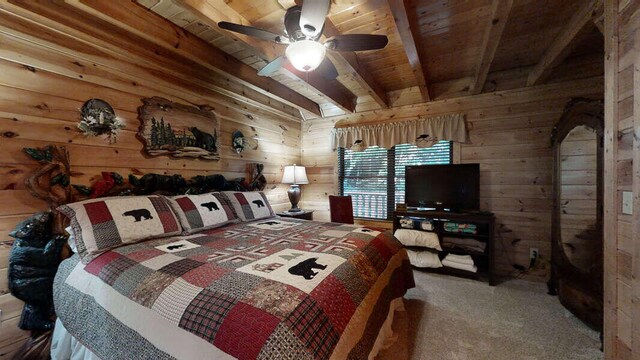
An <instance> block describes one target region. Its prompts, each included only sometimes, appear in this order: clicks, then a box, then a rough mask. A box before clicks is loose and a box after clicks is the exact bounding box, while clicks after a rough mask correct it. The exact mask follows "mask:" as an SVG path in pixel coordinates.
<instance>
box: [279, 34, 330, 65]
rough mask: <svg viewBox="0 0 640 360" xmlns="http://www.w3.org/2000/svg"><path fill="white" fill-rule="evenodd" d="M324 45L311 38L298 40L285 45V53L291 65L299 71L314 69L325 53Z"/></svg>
mask: <svg viewBox="0 0 640 360" xmlns="http://www.w3.org/2000/svg"><path fill="white" fill-rule="evenodd" d="M326 51H327V50H326V48H325V47H324V45H322V44H320V43H319V42H317V41H313V40H300V41H296V42H294V43H291V44H289V46H287V50H286V51H285V54H286V56H287V59H289V62H291V65H293V67H294V68H296V69H298V70H300V71H305V72H306V71H313V70H315V69H316V68H317V67H318V66H319V65H320V63H322V60H324V56H325V54H326Z"/></svg>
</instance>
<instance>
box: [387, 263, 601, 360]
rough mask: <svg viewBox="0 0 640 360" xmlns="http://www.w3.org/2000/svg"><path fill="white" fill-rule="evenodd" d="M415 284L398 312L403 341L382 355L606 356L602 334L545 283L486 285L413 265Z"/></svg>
mask: <svg viewBox="0 0 640 360" xmlns="http://www.w3.org/2000/svg"><path fill="white" fill-rule="evenodd" d="M414 275H415V279H416V288H414V289H411V290H410V291H409V292H408V293H407V295H406V296H405V298H406V301H405V307H406V310H407V311H406V312H397V313H396V315H397V318H396V320H397V321H394V331H396V333H397V334H398V336H399V340H398V342H397V343H396V344H394V345H393V346H392V347H391V348H389V349H387V350H385V351H383V352H382V353H381V354H380V356H379V357H378V358H379V359H383V360H391V359H394V360H395V359H433V360H483V359H487V360H503V359H504V360H534V359H540V360H542V359H544V360H556V359H558V360H586V359H589V360H590V359H603V354H602V352H601V351H600V340H599V334H598V333H597V332H595V331H593V330H591V329H589V328H588V327H587V326H586V325H584V324H583V323H582V322H580V320H578V319H576V318H575V317H574V316H573V315H572V314H571V313H569V312H568V311H567V310H566V309H565V308H564V307H562V305H560V303H559V302H558V298H557V297H553V296H549V295H547V294H546V286H545V285H544V284H539V283H531V282H527V281H522V280H509V281H507V282H504V283H502V284H500V285H498V286H496V287H490V286H489V285H487V283H482V282H477V281H472V280H466V279H460V278H456V277H451V276H444V275H436V274H428V273H425V272H420V271H414Z"/></svg>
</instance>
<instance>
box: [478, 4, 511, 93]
mask: <svg viewBox="0 0 640 360" xmlns="http://www.w3.org/2000/svg"><path fill="white" fill-rule="evenodd" d="M512 6H513V0H493V4H492V5H491V17H490V18H489V24H488V25H487V30H486V31H485V33H484V38H483V40H482V55H481V56H480V58H479V61H478V65H477V67H476V74H475V76H474V78H473V82H472V83H471V86H470V87H469V92H470V93H471V95H477V94H480V93H481V92H482V88H483V87H484V83H485V82H486V81H487V75H489V70H490V69H491V64H492V63H493V58H494V57H495V55H496V50H498V45H499V44H500V39H502V33H503V32H504V28H505V25H506V24H507V19H508V18H509V13H510V12H511V7H512Z"/></svg>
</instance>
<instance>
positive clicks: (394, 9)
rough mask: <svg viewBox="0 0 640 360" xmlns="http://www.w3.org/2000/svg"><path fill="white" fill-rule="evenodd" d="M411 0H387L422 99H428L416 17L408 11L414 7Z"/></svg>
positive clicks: (426, 74)
mask: <svg viewBox="0 0 640 360" xmlns="http://www.w3.org/2000/svg"><path fill="white" fill-rule="evenodd" d="M411 1H412V0H387V3H388V4H389V7H390V8H391V13H392V14H393V19H394V21H395V24H396V28H397V29H398V33H399V34H400V39H401V40H402V45H403V46H404V51H405V53H406V54H407V58H408V59H409V64H410V65H411V69H412V70H413V75H414V76H415V78H416V81H417V82H418V88H419V89H420V94H421V95H422V100H423V101H425V102H426V101H429V100H430V96H429V81H428V72H427V70H426V66H425V64H426V62H425V59H422V58H421V55H420V50H419V48H420V45H419V40H420V33H419V31H418V24H417V17H416V16H415V14H414V15H413V16H412V15H411V14H410V13H409V12H408V11H412V10H414V9H415V6H414V5H413V4H412V2H411Z"/></svg>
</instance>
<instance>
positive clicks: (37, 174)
mask: <svg viewBox="0 0 640 360" xmlns="http://www.w3.org/2000/svg"><path fill="white" fill-rule="evenodd" d="M23 151H24V152H25V153H26V154H27V155H29V156H30V157H31V158H32V159H34V160H37V161H38V162H40V164H42V166H40V167H39V168H37V169H36V170H34V171H33V172H32V173H31V174H30V175H29V176H27V178H26V179H25V185H26V187H27V189H28V190H29V192H30V193H31V195H33V196H34V197H35V198H38V199H41V200H44V201H46V202H47V204H48V205H49V208H50V209H51V211H52V212H53V213H54V216H55V226H54V232H55V233H62V231H63V229H64V226H63V218H62V216H61V215H60V214H58V213H57V212H56V211H55V209H56V208H57V207H58V206H60V205H63V204H66V203H68V202H70V201H71V187H70V186H69V177H70V176H71V167H70V164H69V152H68V151H67V149H66V148H65V147H64V146H60V147H58V146H55V145H48V146H45V147H44V148H24V149H23Z"/></svg>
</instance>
